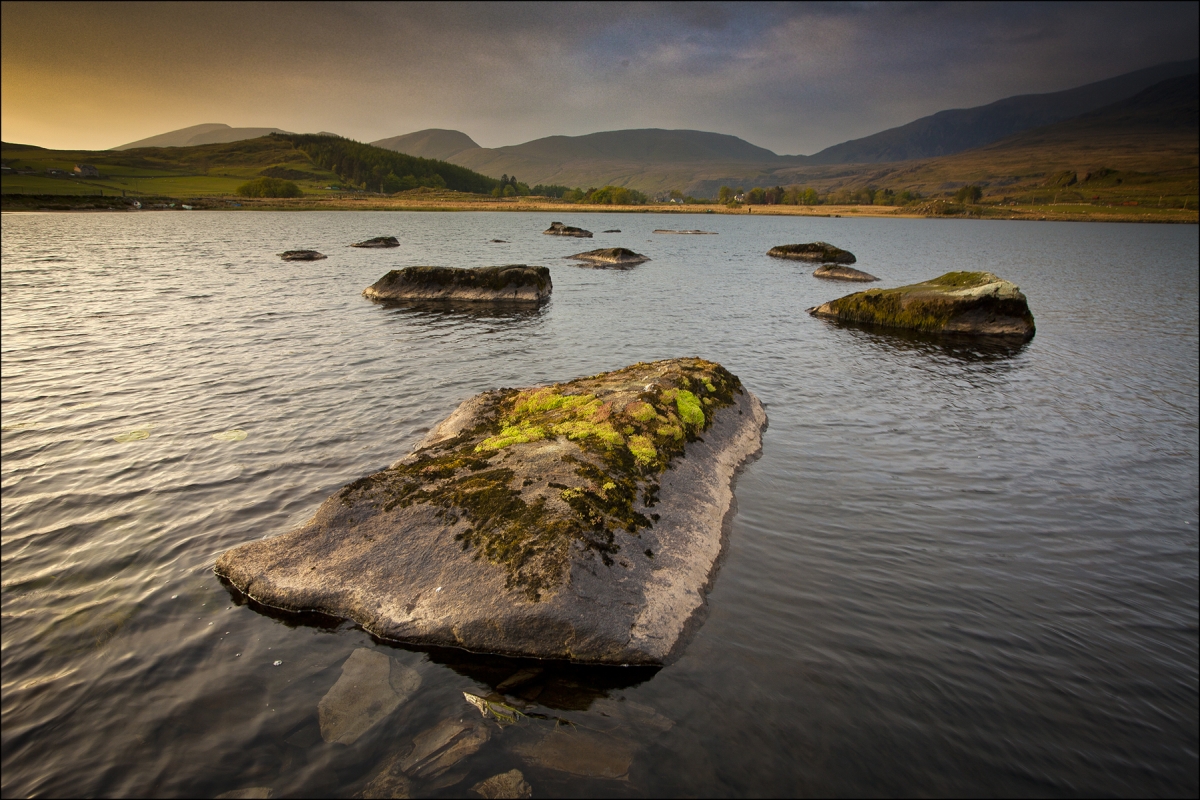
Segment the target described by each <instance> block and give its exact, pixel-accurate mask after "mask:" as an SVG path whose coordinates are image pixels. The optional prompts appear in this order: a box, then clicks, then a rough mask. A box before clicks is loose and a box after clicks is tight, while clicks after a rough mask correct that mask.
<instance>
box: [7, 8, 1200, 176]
mask: <svg viewBox="0 0 1200 800" xmlns="http://www.w3.org/2000/svg"><path fill="white" fill-rule="evenodd" d="M1198 9H1200V4H1198V3H1195V2H1192V3H1050V2H1042V3H997V4H988V3H965V4H963V3H812V4H809V3H804V4H792V3H783V4H776V3H765V4H740V3H739V4H724V3H712V4H709V3H687V2H684V3H667V4H658V3H645V4H642V3H602V4H587V3H584V4H569V3H555V4H546V3H526V4H507V3H504V4H487V3H472V4H456V3H445V4H443V3H426V4H417V3H288V2H280V3H229V4H225V3H197V4H190V3H107V2H106V3H58V2H54V3H22V2H4V3H3V4H2V5H0V16H2V19H0V23H2V24H0V35H2V37H3V47H2V50H0V56H2V61H3V65H2V72H0V77H2V84H3V85H2V92H0V128H2V135H3V139H4V141H6V142H22V143H28V144H36V145H40V146H43V147H51V148H56V149H93V150H99V149H106V148H109V147H114V146H117V145H120V144H124V143H126V142H130V141H134V140H137V139H142V138H145V137H148V136H153V135H156V134H159V133H164V132H166V131H170V130H174V129H177V128H184V127H188V126H191V125H197V124H200V123H207V122H223V123H226V124H228V125H232V126H234V127H277V128H283V129H285V130H289V131H294V132H300V133H304V132H316V131H332V132H334V133H338V134H340V135H342V136H346V137H349V138H351V139H356V140H359V141H366V142H369V141H374V140H377V139H381V138H385V137H388V136H396V135H399V134H404V133H410V132H412V131H417V130H421V129H424V128H450V129H455V130H460V131H463V132H464V133H466V134H467V135H469V136H470V137H471V138H473V139H474V140H475V141H476V142H477V143H479V144H480V145H482V146H483V147H498V146H501V145H506V144H519V143H521V142H524V141H528V140H531V139H536V138H540V137H542V136H551V135H556V134H565V135H579V134H584V133H592V132H595V131H605V130H619V129H623V128H686V129H694V130H706V131H715V132H718V133H727V134H733V135H735V136H740V137H742V138H743V139H746V140H747V141H750V142H752V143H754V144H756V145H759V146H761V147H766V148H769V149H771V150H774V151H775V152H776V153H780V154H811V153H814V152H817V151H819V150H821V149H823V148H825V147H828V146H830V145H833V144H837V143H839V142H843V141H846V140H849V139H854V138H858V137H861V136H866V135H869V134H871V133H875V132H877V131H880V130H884V129H886V128H890V127H894V126H896V125H902V124H904V123H907V122H911V121H912V120H914V119H917V118H919V117H922V116H926V115H928V114H932V113H935V112H937V111H941V110H944V109H947V108H965V107H970V106H977V105H983V104H985V103H989V102H992V101H994V100H999V99H1001V98H1003V97H1009V96H1011V95H1015V94H1030V93H1038V92H1051V91H1058V90H1062V89H1069V88H1072V87H1075V86H1079V85H1082V84H1085V83H1090V82H1092V81H1097V80H1103V79H1104V78H1109V77H1113V76H1115V75H1120V74H1122V73H1125V72H1129V71H1132V70H1135V69H1141V68H1143V67H1148V66H1153V65H1155V64H1159V63H1162V62H1165V61H1177V60H1183V59H1191V58H1195V57H1196V56H1197V53H1198V51H1200V34H1198V33H1197V30H1198V29H1200V16H1198V13H1197V12H1198Z"/></svg>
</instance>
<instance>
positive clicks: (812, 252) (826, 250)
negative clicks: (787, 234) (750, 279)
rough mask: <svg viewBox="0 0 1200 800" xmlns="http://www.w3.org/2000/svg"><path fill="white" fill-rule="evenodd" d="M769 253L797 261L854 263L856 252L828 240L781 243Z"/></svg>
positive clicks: (768, 252)
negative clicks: (832, 243) (836, 245)
mask: <svg viewBox="0 0 1200 800" xmlns="http://www.w3.org/2000/svg"><path fill="white" fill-rule="evenodd" d="M767 255H769V256H773V257H775V258H791V259H795V260H797V261H813V262H819V263H821V264H853V263H854V262H855V261H857V260H858V259H856V258H855V257H854V253H851V252H850V251H849V250H843V249H842V248H840V247H834V246H833V245H831V244H829V243H828V242H807V243H805V244H781V245H779V246H778V247H772V248H771V249H770V250H768V251H767Z"/></svg>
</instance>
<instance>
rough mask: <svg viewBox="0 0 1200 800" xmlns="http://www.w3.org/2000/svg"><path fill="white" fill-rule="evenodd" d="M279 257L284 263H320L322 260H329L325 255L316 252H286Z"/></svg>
mask: <svg viewBox="0 0 1200 800" xmlns="http://www.w3.org/2000/svg"><path fill="white" fill-rule="evenodd" d="M279 257H280V258H282V259H283V260H284V261H320V260H321V259H322V258H328V256H326V255H325V254H324V253H318V252H317V251H316V250H285V251H283V252H282V253H280V254H279Z"/></svg>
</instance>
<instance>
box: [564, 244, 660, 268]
mask: <svg viewBox="0 0 1200 800" xmlns="http://www.w3.org/2000/svg"><path fill="white" fill-rule="evenodd" d="M564 258H572V259H575V260H577V261H585V262H588V266H592V267H635V266H637V265H638V264H644V263H646V262H647V261H649V260H650V258H649V256H644V255H642V254H641V253H635V252H633V251H632V250H629V249H627V248H625V247H602V248H600V249H599V250H589V251H588V252H586V253H576V254H575V255H573V256H564Z"/></svg>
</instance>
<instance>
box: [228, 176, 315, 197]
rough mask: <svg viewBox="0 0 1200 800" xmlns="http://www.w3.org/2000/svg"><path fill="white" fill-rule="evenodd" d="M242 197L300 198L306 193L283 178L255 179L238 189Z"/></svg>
mask: <svg viewBox="0 0 1200 800" xmlns="http://www.w3.org/2000/svg"><path fill="white" fill-rule="evenodd" d="M237 193H238V194H239V195H240V196H242V197H300V196H301V195H303V194H304V192H302V191H300V187H299V186H297V185H296V184H294V183H292V182H291V181H285V180H283V179H282V178H255V179H254V180H252V181H247V182H246V183H243V184H242V185H241V186H239V187H238V188H237Z"/></svg>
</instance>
